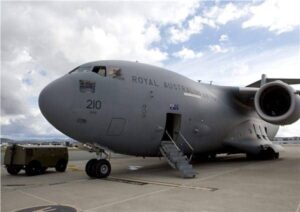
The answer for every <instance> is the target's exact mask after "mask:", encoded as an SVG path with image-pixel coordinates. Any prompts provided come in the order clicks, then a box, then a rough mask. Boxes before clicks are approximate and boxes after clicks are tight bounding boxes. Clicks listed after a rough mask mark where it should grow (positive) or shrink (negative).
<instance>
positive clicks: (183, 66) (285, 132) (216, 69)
mask: <svg viewBox="0 0 300 212" xmlns="http://www.w3.org/2000/svg"><path fill="white" fill-rule="evenodd" d="M299 56H300V55H299V48H298V46H280V47H275V48H272V49H266V50H263V51H261V52H258V51H254V50H253V49H252V48H249V47H248V48H239V49H237V50H236V51H229V52H228V53H227V54H214V53H213V52H203V56H202V58H201V60H198V59H191V60H181V61H178V62H177V63H174V64H171V65H169V66H168V67H167V68H169V69H170V70H173V71H176V72H177V73H180V74H182V75H184V76H187V77H189V78H191V79H193V80H195V81H198V80H201V81H202V82H206V83H208V82H210V81H213V84H218V85H227V86H246V85H248V84H250V83H252V82H255V81H257V80H259V79H260V77H261V75H262V74H266V75H267V76H268V77H270V78H299V69H300V60H299ZM295 88H296V89H298V90H300V86H298V87H296V86H295ZM299 129H300V121H297V122H296V123H294V124H292V125H289V126H285V127H282V128H281V129H280V131H279V134H278V136H300V131H299Z"/></svg>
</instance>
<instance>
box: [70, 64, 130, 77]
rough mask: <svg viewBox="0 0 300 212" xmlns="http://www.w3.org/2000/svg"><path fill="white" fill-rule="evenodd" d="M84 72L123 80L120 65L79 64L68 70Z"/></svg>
mask: <svg viewBox="0 0 300 212" xmlns="http://www.w3.org/2000/svg"><path fill="white" fill-rule="evenodd" d="M85 72H94V73H96V74H98V75H100V76H103V77H106V76H108V77H110V78H115V79H120V80H124V77H123V76H122V70H121V68H120V67H117V66H108V67H106V66H79V67H77V68H75V69H74V70H72V71H70V72H69V74H71V73H85Z"/></svg>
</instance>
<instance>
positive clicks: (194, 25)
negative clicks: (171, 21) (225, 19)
mask: <svg viewBox="0 0 300 212" xmlns="http://www.w3.org/2000/svg"><path fill="white" fill-rule="evenodd" d="M205 24H206V25H212V22H210V21H209V20H208V19H206V18H202V17H200V16H194V17H193V18H192V19H190V20H189V21H188V23H187V27H182V26H179V27H174V26H173V27H171V28H170V41H171V42H172V43H181V42H185V41H187V40H189V38H190V37H191V36H192V35H194V34H197V33H200V32H201V30H202V29H203V27H204V25H205Z"/></svg>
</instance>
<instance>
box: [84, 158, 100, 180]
mask: <svg viewBox="0 0 300 212" xmlns="http://www.w3.org/2000/svg"><path fill="white" fill-rule="evenodd" d="M97 162H98V160H97V159H95V158H94V159H91V160H89V161H88V162H87V163H86V165H85V172H86V174H87V175H88V176H89V177H91V178H94V177H96V173H95V171H94V170H95V165H96V163H97Z"/></svg>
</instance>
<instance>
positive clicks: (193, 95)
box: [183, 93, 202, 99]
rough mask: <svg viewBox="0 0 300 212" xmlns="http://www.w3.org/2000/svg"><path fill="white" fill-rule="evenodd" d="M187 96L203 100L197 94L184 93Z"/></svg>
mask: <svg viewBox="0 0 300 212" xmlns="http://www.w3.org/2000/svg"><path fill="white" fill-rule="evenodd" d="M183 94H184V95H185V96H190V97H195V98H198V99H201V98H202V97H201V96H199V95H196V94H192V93H183Z"/></svg>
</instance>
